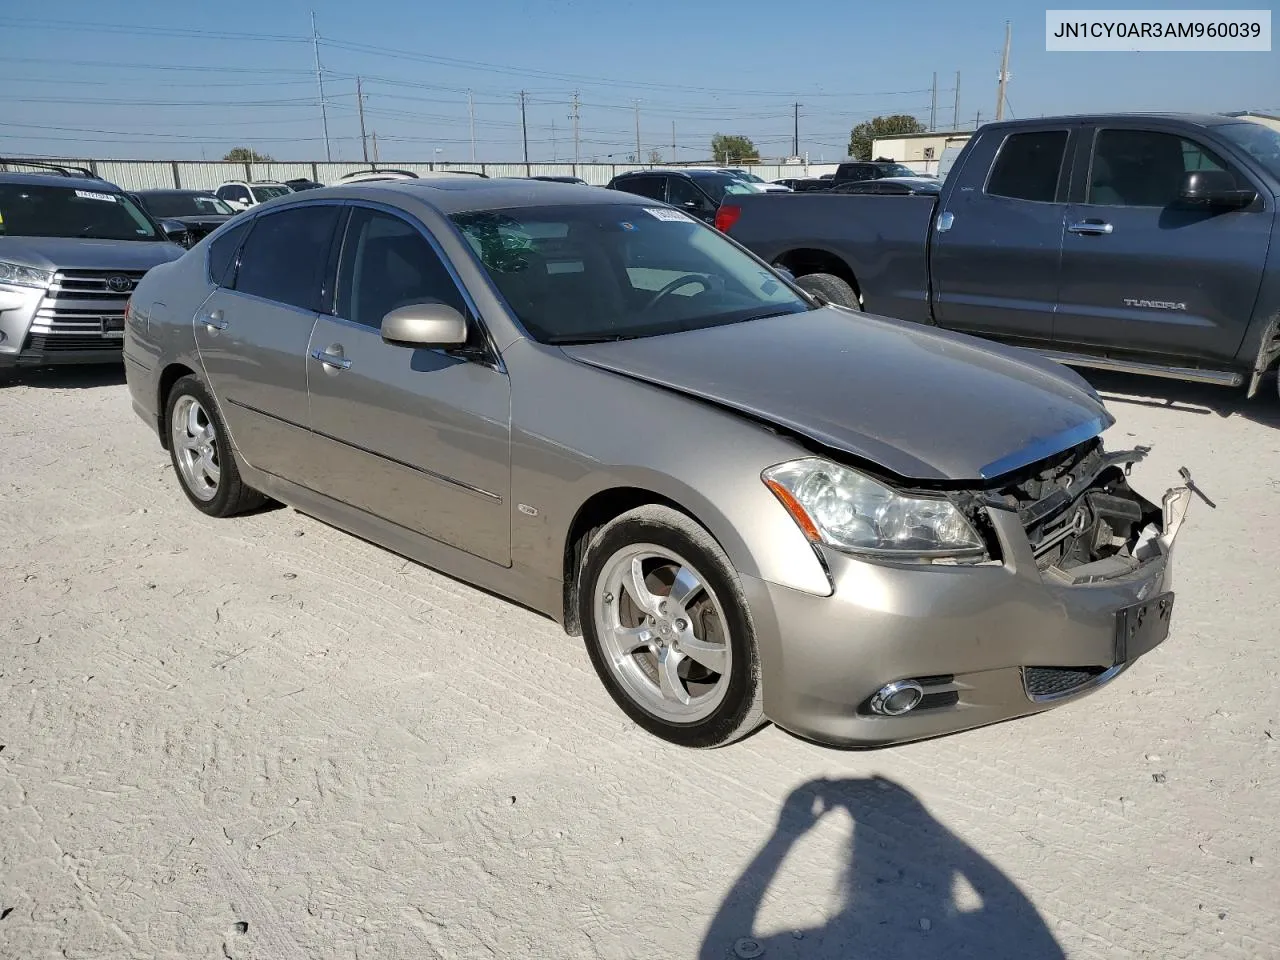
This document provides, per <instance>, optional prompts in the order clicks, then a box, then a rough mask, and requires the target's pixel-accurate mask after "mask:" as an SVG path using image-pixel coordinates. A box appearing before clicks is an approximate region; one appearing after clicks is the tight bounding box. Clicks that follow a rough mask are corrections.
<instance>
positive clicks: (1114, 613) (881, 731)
mask: <svg viewBox="0 0 1280 960" xmlns="http://www.w3.org/2000/svg"><path fill="white" fill-rule="evenodd" d="M1138 458H1140V456H1139V457H1136V458H1135V459H1138ZM1126 466H1127V465H1126ZM1126 473H1127V469H1126ZM1113 478H1114V475H1113ZM1112 489H1113V490H1115V489H1117V488H1116V487H1114V486H1113V487H1112ZM1194 490H1195V488H1194V484H1192V483H1188V484H1187V485H1183V486H1178V487H1175V488H1173V489H1170V490H1169V491H1168V492H1167V493H1166V494H1165V496H1164V498H1163V500H1162V502H1161V505H1160V506H1158V507H1157V506H1156V505H1154V504H1152V503H1150V502H1149V501H1146V500H1145V499H1143V498H1141V497H1137V495H1136V494H1135V495H1134V496H1135V497H1137V502H1138V503H1139V504H1140V506H1141V509H1142V511H1143V522H1142V524H1141V525H1140V528H1139V529H1138V531H1137V533H1136V535H1134V536H1132V537H1130V538H1129V541H1128V542H1126V543H1124V544H1121V545H1119V547H1118V549H1115V550H1113V551H1105V552H1109V555H1108V556H1107V557H1104V558H1103V559H1105V560H1106V561H1107V562H1106V563H1103V564H1101V565H1098V566H1092V567H1091V568H1090V565H1091V564H1095V563H1097V561H1096V560H1092V559H1088V558H1086V559H1088V562H1087V563H1076V564H1074V565H1073V564H1071V563H1067V562H1062V561H1060V562H1059V563H1057V564H1046V560H1045V557H1044V556H1043V555H1042V556H1039V557H1038V556H1037V553H1036V550H1035V549H1034V548H1033V543H1032V540H1031V538H1030V537H1029V535H1028V530H1027V527H1026V526H1025V524H1024V510H1022V509H1019V506H1018V505H1016V504H1010V503H1007V502H1000V501H998V500H989V501H988V503H987V504H986V507H985V513H986V517H987V520H988V523H989V528H988V529H989V533H990V534H991V535H992V537H993V538H994V544H993V545H994V546H996V548H997V549H998V551H999V558H998V559H993V560H992V561H991V562H988V563H984V564H978V565H968V566H966V565H958V564H956V565H952V564H928V565H926V564H889V563H880V562H875V563H873V562H868V561H866V560H861V559H858V558H855V557H852V556H849V555H847V554H842V553H838V552H836V551H831V550H827V549H825V548H822V554H823V559H824V561H825V562H826V564H827V568H828V570H829V572H830V574H831V578H832V582H833V584H834V587H835V589H834V592H833V594H832V595H831V596H828V597H816V596H812V595H810V594H806V593H803V592H801V591H797V590H792V589H789V588H786V587H781V586H778V585H777V584H773V583H769V582H766V581H763V580H759V579H755V578H751V577H743V586H744V590H745V592H746V594H747V600H748V603H749V605H750V609H751V612H752V617H753V619H754V620H755V623H756V632H757V638H758V642H759V649H760V659H761V666H762V673H763V686H764V706H765V712H766V714H767V715H768V716H769V718H770V719H771V720H773V721H774V722H775V723H777V724H778V725H779V726H781V727H783V728H785V729H788V730H790V731H792V732H794V733H796V734H799V735H801V736H804V737H807V738H809V739H813V740H816V741H819V742H822V743H826V744H831V745H842V746H863V747H870V746H885V745H890V744H896V743H903V742H906V741H911V740H918V739H923V738H927V737H934V736H938V735H941V734H947V733H954V732H957V731H960V730H965V729H969V728H972V727H977V726H982V725H985V724H990V723H996V722H999V721H1002V720H1008V719H1012V718H1014V717H1020V716H1024V715H1027V714H1030V713H1036V712H1039V711H1041V710H1045V709H1049V708H1050V707H1052V706H1054V705H1057V704H1060V703H1064V702H1066V701H1068V700H1073V699H1076V698H1078V697H1080V696H1083V695H1084V694H1086V693H1088V692H1090V691H1092V690H1095V689H1097V688H1098V687H1099V686H1101V685H1103V684H1105V683H1106V682H1107V681H1108V680H1111V679H1113V678H1114V677H1115V676H1117V675H1118V674H1119V673H1121V672H1122V671H1123V670H1125V669H1126V668H1127V667H1128V666H1130V665H1131V664H1132V663H1133V662H1134V661H1135V660H1136V659H1137V658H1138V657H1140V656H1142V655H1143V654H1145V653H1147V652H1149V651H1150V650H1151V649H1153V648H1154V647H1155V646H1157V645H1158V644H1159V643H1161V642H1162V641H1163V640H1164V639H1165V637H1166V636H1167V634H1168V629H1169V622H1170V616H1171V614H1172V609H1173V594H1172V592H1171V587H1172V560H1173V547H1174V541H1175V538H1176V536H1177V534H1178V531H1179V529H1180V528H1181V526H1182V524H1183V521H1184V519H1185V517H1186V515H1187V510H1188V508H1189V505H1190V501H1191V498H1192V496H1193V495H1194ZM1083 495H1084V493H1083V492H1082V493H1081V494H1080V496H1081V497H1082V496H1083ZM1076 499H1078V498H1076ZM1075 502H1076V500H1072V499H1070V498H1069V500H1068V505H1071V504H1073V503H1075ZM1089 533H1090V535H1095V532H1094V531H1089ZM1117 539H1118V538H1117ZM1064 555H1065V551H1064ZM1117 556H1120V557H1122V558H1123V560H1122V562H1119V563H1116V562H1114V558H1115V557H1117ZM1077 559H1079V557H1078V556H1077ZM1082 568H1083V574H1084V575H1083V576H1082V575H1081V571H1082ZM899 681H913V682H915V683H917V684H919V687H920V691H921V693H922V697H921V699H920V701H919V703H918V705H917V706H916V707H915V708H914V709H912V710H911V711H910V712H908V713H905V714H902V715H899V716H882V715H877V713H876V712H875V710H874V709H873V701H874V698H875V695H876V693H877V691H880V690H881V689H882V688H884V687H885V686H886V685H888V684H891V683H895V682H899Z"/></svg>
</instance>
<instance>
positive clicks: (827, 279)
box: [796, 273, 862, 310]
mask: <svg viewBox="0 0 1280 960" xmlns="http://www.w3.org/2000/svg"><path fill="white" fill-rule="evenodd" d="M796 286H798V287H799V288H800V289H802V290H806V291H808V292H809V293H812V294H815V295H817V296H819V297H821V298H822V299H823V300H825V301H827V303H833V304H835V305H836V306H838V307H848V308H849V309H850V310H861V309H862V304H861V303H859V302H858V295H857V294H856V293H854V292H853V287H851V286H849V284H848V283H846V282H845V281H843V280H841V279H840V278H839V277H837V276H835V275H833V274H830V273H806V274H805V275H804V276H803V277H797V278H796Z"/></svg>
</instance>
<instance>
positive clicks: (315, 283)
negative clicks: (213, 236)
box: [193, 203, 341, 477]
mask: <svg viewBox="0 0 1280 960" xmlns="http://www.w3.org/2000/svg"><path fill="white" fill-rule="evenodd" d="M340 210H341V208H340V207H338V206H336V205H332V204H316V203H313V204H308V205H307V206H305V207H296V208H294V209H290V210H282V211H280V212H279V213H270V214H267V215H265V216H261V217H257V218H255V219H254V220H253V221H252V222H248V223H246V224H245V225H244V226H243V227H237V228H235V229H232V230H229V231H227V232H226V233H224V234H223V235H222V237H220V238H219V240H218V242H217V243H215V244H214V245H213V247H212V249H211V250H210V257H209V262H210V268H211V270H212V271H214V272H215V273H216V274H217V275H216V276H212V277H211V278H210V279H212V280H213V282H214V283H217V284H218V287H217V289H216V290H215V291H214V292H213V294H212V295H211V296H210V297H209V298H208V299H207V300H206V301H205V302H204V303H203V304H202V305H201V307H200V309H199V310H198V311H197V312H196V315H195V317H194V318H193V323H194V329H195V339H196V346H197V347H198V348H199V351H200V360H201V362H202V363H203V365H204V372H205V376H206V377H207V380H208V383H209V385H210V387H211V388H212V389H213V393H214V396H215V397H216V398H217V401H218V407H219V409H220V410H221V411H222V416H223V418H224V419H225V420H226V423H227V427H228V429H229V430H230V432H231V437H232V440H233V441H234V442H235V444H236V447H237V448H238V449H239V451H240V454H241V456H243V457H244V459H245V460H247V461H248V462H249V464H250V465H251V466H254V467H257V468H258V469H260V470H265V471H267V472H268V473H274V474H278V475H281V476H285V477H289V476H291V475H292V473H293V471H294V470H295V469H296V468H297V466H298V465H299V464H300V463H301V462H303V461H304V459H305V457H306V456H307V453H308V449H309V440H308V436H307V421H308V413H307V366H306V353H307V344H308V343H309V342H310V339H311V328H312V327H313V326H315V322H316V310H317V308H318V307H319V305H320V298H321V285H322V283H323V278H324V275H325V265H326V262H327V260H328V257H329V251H330V247H331V245H332V243H333V234H334V228H335V227H336V225H337V221H338V214H339V212H340ZM246 229H247V230H248V237H247V238H245V237H244V231H245V230H246ZM241 240H243V244H241ZM237 248H238V253H239V256H238V260H237V258H236V253H237Z"/></svg>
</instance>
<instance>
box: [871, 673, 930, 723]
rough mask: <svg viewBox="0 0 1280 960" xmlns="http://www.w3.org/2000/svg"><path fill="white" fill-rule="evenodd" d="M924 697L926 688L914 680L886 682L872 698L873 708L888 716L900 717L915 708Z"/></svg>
mask: <svg viewBox="0 0 1280 960" xmlns="http://www.w3.org/2000/svg"><path fill="white" fill-rule="evenodd" d="M922 699H924V689H923V688H922V687H921V686H920V684H918V683H916V682H915V681H914V680H899V681H897V682H896V683H886V684H885V685H884V686H883V687H881V688H880V689H879V690H877V691H876V694H875V696H874V697H872V698H871V709H872V710H873V711H874V712H875V713H878V714H881V715H882V716H886V717H900V716H902V715H903V714H904V713H909V712H910V711H912V710H914V709H915V708H916V707H917V706H918V705H919V703H920V701H921V700H922Z"/></svg>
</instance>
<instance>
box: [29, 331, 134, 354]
mask: <svg viewBox="0 0 1280 960" xmlns="http://www.w3.org/2000/svg"><path fill="white" fill-rule="evenodd" d="M27 350H29V351H31V352H32V353H58V352H60V351H61V352H70V351H78V350H101V351H102V352H103V353H110V352H111V351H115V352H116V353H119V352H120V338H119V337H116V338H114V339H111V338H108V337H85V336H78V335H76V334H65V333H63V334H56V335H51V334H43V333H36V334H32V335H31V336H30V337H28V338H27Z"/></svg>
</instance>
